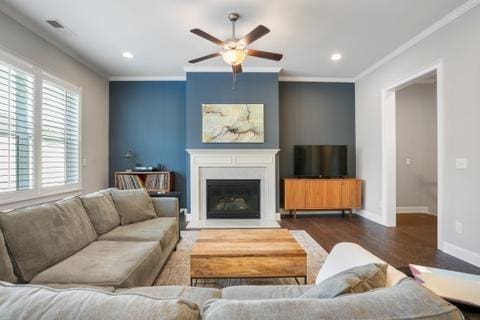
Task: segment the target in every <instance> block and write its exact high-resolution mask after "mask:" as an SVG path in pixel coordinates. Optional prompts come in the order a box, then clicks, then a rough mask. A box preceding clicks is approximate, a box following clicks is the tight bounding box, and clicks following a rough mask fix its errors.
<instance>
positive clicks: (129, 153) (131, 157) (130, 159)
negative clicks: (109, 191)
mask: <svg viewBox="0 0 480 320" xmlns="http://www.w3.org/2000/svg"><path fill="white" fill-rule="evenodd" d="M122 158H124V159H127V162H128V168H129V169H127V170H126V171H127V172H131V171H132V169H133V164H134V162H135V159H134V158H135V155H134V153H133V151H132V150H128V151H127V152H126V153H125V154H124V155H123V156H122Z"/></svg>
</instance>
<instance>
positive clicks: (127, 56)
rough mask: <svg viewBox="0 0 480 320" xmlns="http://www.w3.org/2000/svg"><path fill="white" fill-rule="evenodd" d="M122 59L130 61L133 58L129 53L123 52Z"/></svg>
mask: <svg viewBox="0 0 480 320" xmlns="http://www.w3.org/2000/svg"><path fill="white" fill-rule="evenodd" d="M122 55H123V57H124V58H127V59H132V58H133V54H132V53H131V52H128V51H125V52H124V53H122Z"/></svg>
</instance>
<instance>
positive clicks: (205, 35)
mask: <svg viewBox="0 0 480 320" xmlns="http://www.w3.org/2000/svg"><path fill="white" fill-rule="evenodd" d="M190 32H191V33H193V34H196V35H197V36H199V37H202V38H204V39H207V40H208V41H211V42H213V43H215V44H218V45H219V46H224V45H225V42H223V41H222V40H220V39H218V38H215V37H214V36H212V35H211V34H209V33H206V32H205V31H203V30H200V29H198V28H195V29H192V30H190Z"/></svg>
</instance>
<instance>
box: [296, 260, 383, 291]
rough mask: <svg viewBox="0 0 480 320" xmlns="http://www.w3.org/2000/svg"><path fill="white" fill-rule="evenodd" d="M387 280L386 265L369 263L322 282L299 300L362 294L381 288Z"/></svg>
mask: <svg viewBox="0 0 480 320" xmlns="http://www.w3.org/2000/svg"><path fill="white" fill-rule="evenodd" d="M386 280H387V265H386V264H376V263H370V264H367V265H364V266H359V267H354V268H351V269H348V270H345V271H342V272H340V273H339V274H337V275H334V276H333V277H330V278H328V279H325V280H323V281H322V282H320V283H319V284H317V285H315V286H314V287H312V288H311V289H310V290H308V291H306V292H305V293H304V294H302V295H301V297H300V298H319V299H322V298H335V297H337V296H339V295H342V294H347V293H362V292H367V291H370V290H372V289H377V288H383V287H385V283H386Z"/></svg>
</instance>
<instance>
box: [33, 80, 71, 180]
mask: <svg viewBox="0 0 480 320" xmlns="http://www.w3.org/2000/svg"><path fill="white" fill-rule="evenodd" d="M42 99H43V100H42V187H51V186H59V185H65V184H74V183H78V182H79V169H80V168H79V167H80V166H79V164H80V159H79V156H80V144H79V135H78V133H79V130H78V122H79V121H78V105H79V95H78V93H75V92H72V91H69V90H68V89H66V88H63V87H61V86H59V85H55V84H52V83H50V82H48V81H44V82H43V86H42Z"/></svg>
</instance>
